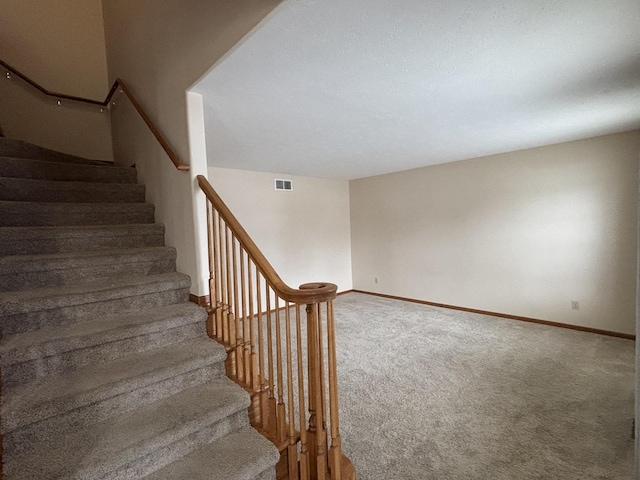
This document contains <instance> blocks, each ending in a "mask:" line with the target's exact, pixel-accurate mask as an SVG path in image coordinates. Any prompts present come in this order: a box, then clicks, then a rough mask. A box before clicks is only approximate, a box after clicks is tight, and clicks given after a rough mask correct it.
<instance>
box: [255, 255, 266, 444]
mask: <svg viewBox="0 0 640 480" xmlns="http://www.w3.org/2000/svg"><path fill="white" fill-rule="evenodd" d="M265 291H266V288H265ZM256 295H257V299H258V370H259V371H260V379H259V381H260V423H261V425H262V428H263V429H264V430H265V431H266V430H267V427H268V423H267V418H268V415H269V403H268V394H267V398H265V391H267V392H268V388H269V387H268V385H267V381H266V374H265V371H264V351H265V350H264V323H263V321H262V317H263V312H262V274H261V273H260V271H259V270H258V269H257V268H256ZM267 320H268V319H267Z"/></svg>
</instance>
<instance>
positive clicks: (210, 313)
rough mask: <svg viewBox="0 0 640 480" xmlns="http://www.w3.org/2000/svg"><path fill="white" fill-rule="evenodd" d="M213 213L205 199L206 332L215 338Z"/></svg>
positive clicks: (215, 290) (209, 203)
mask: <svg viewBox="0 0 640 480" xmlns="http://www.w3.org/2000/svg"><path fill="white" fill-rule="evenodd" d="M213 216H214V213H213V208H212V206H211V202H210V201H208V200H207V248H208V252H209V302H208V303H209V304H208V308H207V334H208V335H209V336H210V337H212V338H215V337H216V322H215V312H216V295H217V289H216V285H215V283H216V273H215V254H214V253H213V244H214V241H213V239H214V238H215V235H214V232H213V228H214V219H213Z"/></svg>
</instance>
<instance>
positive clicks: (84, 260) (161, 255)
mask: <svg viewBox="0 0 640 480" xmlns="http://www.w3.org/2000/svg"><path fill="white" fill-rule="evenodd" d="M175 269H176V250H175V249H174V248H170V247H145V248H131V249H124V250H104V251H98V252H74V253H54V254H44V255H8V256H0V292H2V291H4V292H10V291H18V290H27V289H35V288H47V287H58V286H62V285H73V284H78V283H86V282H91V281H95V280H98V279H101V278H117V277H122V276H127V275H157V274H160V273H168V272H173V271H175Z"/></svg>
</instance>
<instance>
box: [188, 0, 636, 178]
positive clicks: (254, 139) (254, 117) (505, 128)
mask: <svg viewBox="0 0 640 480" xmlns="http://www.w3.org/2000/svg"><path fill="white" fill-rule="evenodd" d="M194 90H195V91H198V92H200V93H202V94H203V95H204V98H205V123H206V130H207V150H208V157H209V164H210V165H212V166H221V167H229V168H240V169H245V170H259V171H269V172H277V173H288V174H298V175H308V176H317V177H331V178H344V179H354V178H361V177H366V176H371V175H378V174H383V173H388V172H393V171H398V170H406V169H410V168H416V167H421V166H426V165H433V164H437V163H444V162H450V161H455V160H461V159H466V158H473V157H479V156H483V155H489V154H494V153H500V152H507V151H514V150H521V149H524V148H530V147H535V146H540V145H547V144H552V143H558V142H563V141H568V140H575V139H579V138H586V137H591V136H596V135H601V134H606V133H613V132H620V131H625V130H631V129H635V128H640V1H638V0H606V1H602V0H564V1H563V0H560V1H558V0H508V1H507V0H503V1H497V0H484V1H481V0H456V1H451V0H430V1H425V0H391V1H390V0H342V1H339V2H327V1H326V0H295V1H294V0H289V1H285V2H284V3H283V4H281V5H280V6H279V7H278V8H277V9H276V10H275V11H274V12H273V13H272V14H271V15H270V16H269V17H268V18H267V19H266V20H265V21H264V22H263V23H261V24H260V25H259V26H258V27H256V29H255V30H254V31H253V32H252V33H251V34H250V35H249V36H247V37H246V38H245V39H244V40H243V41H242V42H241V43H240V44H239V45H237V46H236V47H235V48H234V49H233V50H232V51H231V52H230V53H229V54H228V55H227V56H225V57H224V58H223V59H222V60H221V61H220V62H218V64H216V65H215V66H214V67H213V68H212V69H211V71H210V72H209V73H208V74H207V75H205V77H203V79H202V80H201V81H200V82H199V83H198V84H197V85H196V86H195V88H194Z"/></svg>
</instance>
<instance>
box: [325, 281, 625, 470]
mask: <svg viewBox="0 0 640 480" xmlns="http://www.w3.org/2000/svg"><path fill="white" fill-rule="evenodd" d="M335 309H336V321H337V325H336V327H337V342H338V353H339V358H338V362H339V363H338V366H339V388H340V410H341V433H342V437H343V446H344V451H345V453H346V454H347V455H348V456H349V457H350V458H351V460H352V461H353V462H354V464H355V466H356V470H357V472H358V479H359V480H392V479H403V480H414V479H439V480H449V479H455V480H465V479H483V480H515V479H575V480H578V479H579V480H590V479H621V480H622V479H625V480H627V479H631V478H632V477H633V475H632V469H633V440H632V439H631V422H632V418H633V403H634V348H635V344H634V342H633V341H630V340H624V339H618V338H612V337H606V336H602V335H597V334H591V333H584V332H578V331H573V330H567V329H561V328H556V327H548V326H543V325H536V324H530V323H525V322H520V321H514V320H507V319H502V318H496V317H491V316H485V315H479V314H471V313H466V312H460V311H455V310H448V309H443V308H437V307H430V306H425V305H419V304H414V303H408V302H402V301H397V300H390V299H384V298H379V297H374V296H370V295H363V294H358V293H349V294H346V295H343V296H340V297H338V299H337V300H336V301H335Z"/></svg>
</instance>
